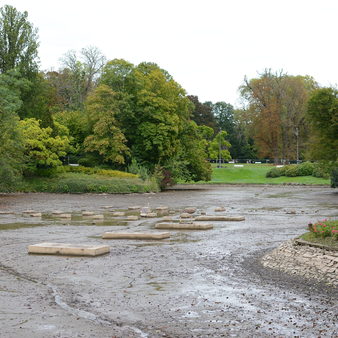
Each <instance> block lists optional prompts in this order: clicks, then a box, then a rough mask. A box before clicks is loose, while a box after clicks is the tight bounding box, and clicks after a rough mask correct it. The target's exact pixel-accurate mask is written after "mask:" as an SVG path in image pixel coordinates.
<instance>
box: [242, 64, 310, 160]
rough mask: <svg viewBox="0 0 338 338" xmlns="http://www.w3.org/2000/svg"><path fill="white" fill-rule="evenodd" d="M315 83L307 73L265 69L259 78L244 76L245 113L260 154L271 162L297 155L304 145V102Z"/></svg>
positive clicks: (293, 157)
mask: <svg viewBox="0 0 338 338" xmlns="http://www.w3.org/2000/svg"><path fill="white" fill-rule="evenodd" d="M315 87H316V83H315V81H314V80H313V79H312V78H311V77H308V76H305V77H303V76H289V75H286V74H284V73H282V72H280V73H272V72H271V71H270V70H266V71H265V72H264V73H263V74H261V76H260V77H259V78H256V79H251V80H250V81H249V80H247V79H245V83H244V85H243V86H242V87H241V94H242V97H243V98H244V99H245V100H246V101H247V103H248V105H247V107H246V115H247V118H248V121H249V124H250V127H251V132H252V136H253V138H254V140H255V143H256V144H257V146H258V149H259V153H260V156H263V157H268V158H273V159H274V161H275V162H279V161H280V160H281V159H284V160H286V161H289V160H296V159H298V158H299V152H300V151H302V150H303V149H304V144H305V141H306V134H307V133H306V130H307V125H306V121H305V118H304V116H305V110H306V103H307V100H308V96H309V93H310V92H311V91H312V90H313V89H314V88H315Z"/></svg>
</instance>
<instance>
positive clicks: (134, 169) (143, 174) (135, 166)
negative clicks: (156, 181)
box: [128, 158, 149, 181]
mask: <svg viewBox="0 0 338 338" xmlns="http://www.w3.org/2000/svg"><path fill="white" fill-rule="evenodd" d="M128 172H129V173H131V174H134V175H137V176H139V177H140V178H141V179H142V180H143V181H145V180H147V179H149V171H148V169H147V168H146V167H145V166H142V165H141V164H139V163H138V162H137V160H136V159H134V158H133V159H132V161H131V163H130V165H129V166H128Z"/></svg>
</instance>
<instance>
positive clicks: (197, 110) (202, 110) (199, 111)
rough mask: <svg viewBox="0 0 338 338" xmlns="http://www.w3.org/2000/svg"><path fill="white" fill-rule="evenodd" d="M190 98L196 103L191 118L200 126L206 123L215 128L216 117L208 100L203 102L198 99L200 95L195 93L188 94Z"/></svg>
mask: <svg viewBox="0 0 338 338" xmlns="http://www.w3.org/2000/svg"><path fill="white" fill-rule="evenodd" d="M188 99H189V100H190V101H191V102H192V103H193V104H194V110H193V112H192V115H191V119H192V120H193V121H195V122H196V123H197V125H199V126H201V125H204V126H208V127H211V128H213V129H215V128H216V123H215V117H214V114H213V111H212V107H211V106H210V104H208V103H207V102H206V103H201V102H200V101H199V100H198V96H194V95H188Z"/></svg>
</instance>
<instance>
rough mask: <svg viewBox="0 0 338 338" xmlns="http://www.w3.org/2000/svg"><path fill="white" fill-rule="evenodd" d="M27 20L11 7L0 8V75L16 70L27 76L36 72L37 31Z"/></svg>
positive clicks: (24, 13)
mask: <svg viewBox="0 0 338 338" xmlns="http://www.w3.org/2000/svg"><path fill="white" fill-rule="evenodd" d="M27 18H28V13H27V12H23V13H21V12H19V11H17V10H16V9H15V8H14V7H13V6H9V5H5V6H3V7H1V8H0V73H5V72H7V71H8V70H11V69H18V70H19V71H20V72H21V73H22V74H23V75H24V76H28V75H29V74H31V73H36V72H37V70H38V63H37V60H38V46H39V43H38V41H37V39H38V36H37V29H36V28H34V27H33V25H32V24H31V23H30V22H29V21H28V20H27Z"/></svg>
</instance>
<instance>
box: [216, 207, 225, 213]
mask: <svg viewBox="0 0 338 338" xmlns="http://www.w3.org/2000/svg"><path fill="white" fill-rule="evenodd" d="M221 211H225V208H224V207H216V208H215V212H221Z"/></svg>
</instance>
